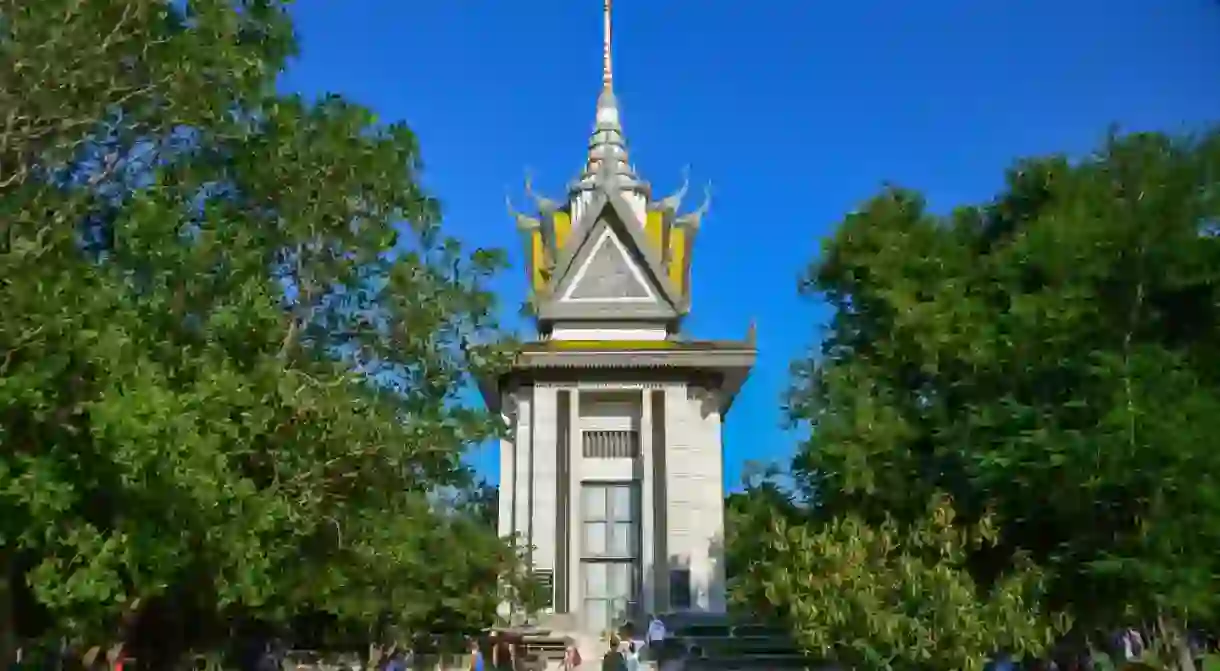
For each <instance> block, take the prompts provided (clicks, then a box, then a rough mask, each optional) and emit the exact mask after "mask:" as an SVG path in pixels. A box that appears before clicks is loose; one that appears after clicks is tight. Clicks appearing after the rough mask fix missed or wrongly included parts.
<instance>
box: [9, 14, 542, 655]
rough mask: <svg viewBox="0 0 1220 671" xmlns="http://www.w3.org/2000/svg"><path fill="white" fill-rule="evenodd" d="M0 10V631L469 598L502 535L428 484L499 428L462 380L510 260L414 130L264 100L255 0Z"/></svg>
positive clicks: (156, 623)
mask: <svg viewBox="0 0 1220 671" xmlns="http://www.w3.org/2000/svg"><path fill="white" fill-rule="evenodd" d="M0 16H2V17H4V18H3V20H2V21H0V31H2V33H0V52H2V56H3V58H2V63H3V65H0V101H2V102H3V108H4V109H5V110H6V118H7V119H8V122H7V123H6V124H5V126H4V127H3V128H0V210H2V211H0V222H2V223H0V225H2V226H3V227H4V228H3V230H2V231H0V441H2V444H0V606H2V607H0V615H2V616H4V617H3V620H0V633H3V634H4V641H3V642H4V644H5V645H4V647H3V650H0V652H4V653H9V652H10V651H11V649H12V645H13V637H14V636H15V635H17V634H19V635H21V636H23V637H31V636H39V635H43V636H60V635H62V636H66V637H68V638H69V639H70V640H72V641H74V642H76V643H77V644H78V645H80V646H82V649H87V648H89V647H90V646H93V645H97V644H110V643H114V642H120V643H122V642H127V643H129V644H130V645H129V647H132V648H135V649H136V654H137V655H138V656H140V658H141V661H142V662H144V663H146V664H149V665H151V666H154V667H158V666H168V665H169V664H171V663H172V662H173V661H174V659H175V658H176V657H177V656H179V655H180V654H181V653H182V652H183V651H185V650H187V649H198V648H201V647H204V646H207V645H208V644H209V643H211V642H213V640H212V639H223V638H225V637H226V636H228V635H229V634H231V633H234V632H233V630H234V629H235V628H240V627H241V626H243V623H247V622H264V623H273V624H274V623H280V624H286V623H288V622H289V621H290V620H293V619H295V618H298V617H299V616H303V615H307V614H310V613H322V614H325V615H327V616H328V617H330V618H332V619H333V620H334V621H335V622H336V623H337V624H336V627H340V628H343V627H347V628H352V627H354V628H356V629H359V630H363V631H365V632H368V634H369V636H370V637H375V636H376V635H379V633H380V632H382V631H386V630H387V629H388V628H394V627H397V628H400V629H405V630H412V629H415V630H418V629H419V628H426V627H429V626H431V625H433V624H435V622H436V621H437V620H438V619H439V618H438V616H437V613H438V608H442V609H446V610H447V612H451V613H452V614H453V615H452V617H449V619H450V620H454V621H460V622H462V623H465V624H464V625H463V626H470V625H471V623H473V622H476V621H480V622H481V621H485V620H486V619H487V618H490V617H491V615H492V611H493V609H494V605H495V602H496V601H497V600H498V598H499V596H500V594H499V593H498V591H497V590H496V589H495V586H496V585H497V581H498V579H499V578H500V577H502V576H504V575H506V574H507V576H508V577H509V578H510V583H513V582H514V581H516V580H517V576H518V572H517V566H518V562H517V559H516V557H515V555H514V553H513V551H512V550H511V548H509V547H508V546H507V545H506V544H504V543H502V542H501V541H500V540H499V539H498V538H496V537H495V534H494V530H488V529H486V528H485V527H482V526H479V525H472V524H470V523H469V521H468V520H466V519H465V518H463V517H461V516H455V515H454V514H452V512H451V511H447V510H444V509H443V508H441V507H438V504H437V502H436V498H435V497H433V496H432V495H431V494H432V492H434V491H435V490H436V489H437V488H439V487H445V486H454V485H459V484H461V483H462V482H464V478H465V474H464V468H463V467H462V466H461V463H460V455H461V453H462V451H463V450H464V449H465V448H466V446H468V445H472V444H475V443H477V442H479V441H481V440H484V439H486V438H488V437H491V436H493V435H495V434H496V432H497V431H499V429H500V427H499V422H498V420H497V419H496V418H492V417H490V416H489V415H488V414H487V413H485V412H484V411H482V410H479V409H475V408H471V407H468V406H466V405H464V404H462V403H461V402H460V399H459V392H461V390H462V389H463V388H465V385H466V384H467V383H468V382H469V379H470V375H471V374H472V372H473V373H478V372H481V371H483V370H485V369H495V368H496V367H497V366H499V365H501V364H502V362H503V359H502V355H503V354H504V353H505V351H504V348H500V347H490V348H481V349H480V350H479V351H480V352H481V353H483V354H481V355H480V356H479V357H476V358H474V359H472V358H471V357H469V356H467V354H466V353H467V351H468V349H467V348H466V347H465V344H466V343H467V342H483V341H491V342H494V341H495V340H496V339H497V338H498V337H499V335H498V331H497V329H496V324H495V322H494V320H493V319H492V315H493V312H494V308H495V304H494V298H493V296H492V295H491V294H490V293H489V292H488V291H487V290H486V288H485V284H486V280H487V279H488V278H489V277H490V275H491V274H492V273H494V272H495V271H496V270H497V269H498V268H499V267H500V266H501V265H502V263H503V257H502V255H501V254H500V253H499V252H497V251H489V250H481V249H476V250H473V251H469V250H466V249H464V248H463V246H462V245H461V244H460V243H459V241H457V240H455V239H453V238H451V237H448V236H446V235H445V234H444V232H443V230H442V229H441V227H440V224H439V220H440V218H439V208H438V206H437V203H436V202H435V201H434V200H433V199H432V198H431V197H430V196H429V195H428V194H426V193H424V192H423V191H422V190H421V189H420V187H419V186H418V179H417V178H418V172H419V169H420V162H419V158H418V147H417V143H416V140H415V138H414V136H413V135H412V134H411V132H410V130H409V129H408V128H406V127H405V126H403V125H401V124H395V125H388V126H387V125H381V124H378V123H377V122H376V120H375V119H374V117H373V115H372V114H371V113H370V112H369V111H368V110H365V109H363V108H361V107H359V106H358V105H354V104H352V103H349V102H347V101H344V100H342V99H340V98H338V97H333V96H332V97H327V98H325V99H323V100H320V101H317V102H307V101H304V100H301V99H299V98H295V97H291V96H281V95H277V94H275V93H274V85H275V77H276V75H277V73H278V72H279V71H280V70H281V69H282V67H283V65H284V62H285V59H286V58H287V57H288V56H289V55H290V54H292V53H293V52H294V49H295V45H294V42H293V39H292V26H291V23H290V21H289V19H288V17H287V15H286V13H285V11H284V6H283V4H282V3H281V2H277V1H275V0H237V1H235V0H192V1H191V2H189V3H168V2H162V1H159V0H91V1H90V2H77V1H75V0H46V1H45V2H38V3H28V2H16V1H14V0H3V1H0ZM437 547H448V548H461V551H460V552H459V551H454V552H445V553H437V552H436V551H435V549H436V548H437ZM489 576H490V579H489ZM14 608H19V609H21V612H19V613H16V614H14V613H13V610H14ZM17 625H21V627H22V630H21V631H16V629H15V627H16V626H17ZM117 653H118V650H115V651H114V654H117ZM6 656H7V655H6Z"/></svg>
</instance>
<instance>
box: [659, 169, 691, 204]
mask: <svg viewBox="0 0 1220 671" xmlns="http://www.w3.org/2000/svg"><path fill="white" fill-rule="evenodd" d="M689 189H690V164H689V163H688V164H687V165H684V166H682V185H681V186H679V187H678V190H677V191H675V192H673V193H672V194H670V195H668V196H666V197H664V198H662V199H661V201H660V202H659V203H657V204H658V205H659V206H660V209H669V210H673V211H674V212H677V211H678V208H679V207H682V199H683V198H685V197H686V192H687V191H688V190H689Z"/></svg>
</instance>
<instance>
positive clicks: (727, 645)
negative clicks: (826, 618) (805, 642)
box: [659, 613, 824, 671]
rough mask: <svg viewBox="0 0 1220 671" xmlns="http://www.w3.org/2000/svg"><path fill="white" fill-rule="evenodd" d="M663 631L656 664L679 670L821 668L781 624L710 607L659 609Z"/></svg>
mask: <svg viewBox="0 0 1220 671" xmlns="http://www.w3.org/2000/svg"><path fill="white" fill-rule="evenodd" d="M660 619H661V621H662V622H664V623H665V629H666V630H667V632H668V637H667V639H666V641H665V644H664V645H663V646H662V649H661V650H660V651H659V653H660V664H659V666H660V668H661V669H669V668H671V667H676V668H680V669H683V670H684V671H755V670H757V671H786V670H789V669H791V670H793V671H795V670H807V669H821V668H824V665H822V664H818V663H817V662H816V661H815V660H813V659H811V658H810V657H809V656H808V655H806V654H804V653H803V652H802V651H801V650H800V649H799V648H798V647H797V645H796V642H795V641H793V640H792V637H791V636H790V635H789V634H788V632H787V631H786V630H784V629H783V628H780V627H775V626H770V625H763V624H756V623H750V622H746V621H742V620H740V619H737V618H733V617H732V616H729V615H724V614H714V613H670V614H666V615H661V616H660Z"/></svg>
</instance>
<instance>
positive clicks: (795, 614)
mask: <svg viewBox="0 0 1220 671" xmlns="http://www.w3.org/2000/svg"><path fill="white" fill-rule="evenodd" d="M990 522H991V520H990V519H984V520H982V521H981V522H980V523H979V524H977V525H975V526H974V527H973V528H971V529H969V530H962V529H959V528H957V527H956V526H955V525H954V510H953V507H952V505H951V503H950V501H949V500H948V499H947V498H946V497H937V498H934V499H933V500H932V502H931V504H930V505H929V508H928V511H927V514H926V515H925V516H924V517H923V518H921V519H920V520H919V521H917V522H915V523H913V524H911V525H903V524H900V523H898V522H896V521H895V520H894V519H892V518H891V519H886V520H885V521H884V522H882V523H880V524H868V523H866V522H865V521H864V520H863V519H861V518H860V517H859V516H857V515H854V514H847V515H844V516H842V517H836V518H833V519H831V520H829V521H827V522H826V523H824V524H817V525H814V524H808V523H799V522H798V523H791V522H789V521H788V520H787V519H785V518H784V517H783V516H777V517H774V518H773V519H772V521H771V523H770V524H769V525H768V527H767V528H766V529H765V530H762V531H761V533H759V532H756V533H755V534H754V535H753V536H752V538H753V542H754V543H755V544H756V545H762V546H764V547H765V548H766V550H765V552H766V554H767V556H768V561H766V562H754V563H752V564H751V565H750V566H749V568H747V569H746V574H745V575H744V576H743V578H744V579H742V580H740V581H738V582H737V583H735V591H736V595H735V596H736V597H737V598H738V599H741V600H743V601H746V602H754V603H762V602H764V601H765V602H767V603H769V604H770V605H771V606H772V607H773V608H775V609H776V610H778V611H779V612H780V613H781V614H782V615H783V616H784V617H785V618H786V619H787V620H789V621H790V622H791V623H792V627H793V630H794V632H795V634H796V639H797V641H798V643H800V644H801V646H802V647H803V648H804V649H806V650H808V651H810V652H812V653H814V654H817V655H818V656H819V657H821V658H822V659H825V660H827V661H833V662H835V663H837V664H839V665H842V666H844V667H845V668H852V669H927V670H933V669H943V670H945V671H949V670H962V669H965V670H979V669H982V668H983V666H984V664H985V663H986V662H987V661H988V659H990V658H991V657H992V656H993V655H994V654H995V653H996V652H998V651H1008V652H1010V653H1013V654H1016V655H1024V654H1029V653H1032V654H1040V653H1041V652H1042V651H1043V649H1044V648H1045V647H1046V645H1047V644H1048V643H1050V642H1051V641H1052V640H1053V638H1054V635H1055V633H1056V631H1057V629H1056V627H1055V626H1053V625H1054V623H1053V622H1052V621H1051V620H1050V619H1048V618H1046V617H1044V616H1043V613H1041V612H1039V611H1038V609H1036V608H1034V609H1031V608H1030V607H1029V604H1030V603H1031V602H1033V603H1036V602H1037V600H1038V599H1039V597H1040V591H1041V580H1042V576H1041V574H1040V573H1039V572H1038V570H1037V569H1036V568H1035V567H1032V566H1030V565H1028V564H1027V563H1025V562H1022V564H1021V565H1020V566H1019V567H1018V570H1015V571H1013V572H1011V573H1010V574H1008V575H1007V576H1005V577H1004V578H1003V579H1002V580H1001V581H999V582H998V583H996V584H994V585H991V586H981V585H978V584H976V583H975V581H974V580H973V578H972V577H971V575H970V571H969V570H968V568H967V566H966V559H967V555H968V553H969V552H970V550H971V549H975V548H981V547H988V546H992V545H994V543H995V535H994V529H992V527H991V526H990Z"/></svg>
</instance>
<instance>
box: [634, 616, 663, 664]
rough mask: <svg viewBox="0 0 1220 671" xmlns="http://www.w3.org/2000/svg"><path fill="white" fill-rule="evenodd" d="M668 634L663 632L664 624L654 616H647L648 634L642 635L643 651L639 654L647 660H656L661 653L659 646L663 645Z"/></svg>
mask: <svg viewBox="0 0 1220 671" xmlns="http://www.w3.org/2000/svg"><path fill="white" fill-rule="evenodd" d="M667 635H668V632H667V631H666V630H665V623H664V622H662V621H661V619H660V618H658V617H657V616H656V615H649V616H648V632H647V633H645V634H644V649H643V650H641V651H640V652H641V653H643V654H644V656H645V658H647V659H657V656H658V654H659V653H660V652H661V644H662V643H664V641H665V637H666V636H667Z"/></svg>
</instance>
